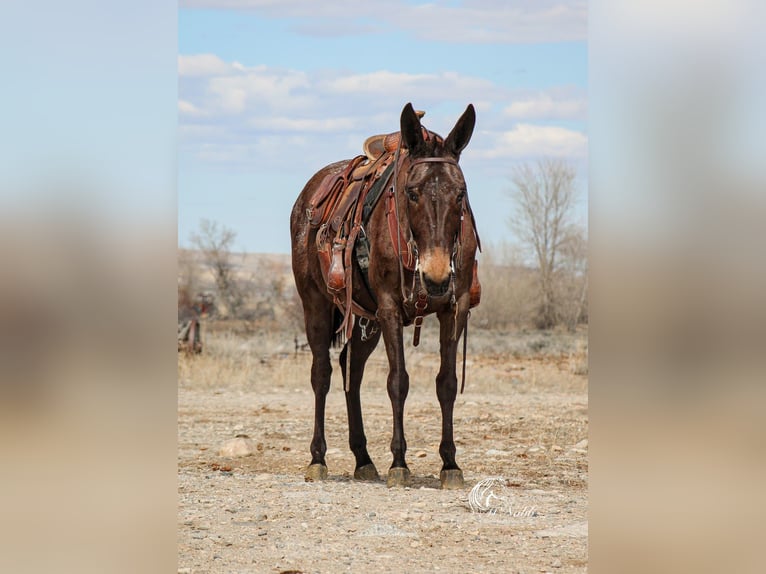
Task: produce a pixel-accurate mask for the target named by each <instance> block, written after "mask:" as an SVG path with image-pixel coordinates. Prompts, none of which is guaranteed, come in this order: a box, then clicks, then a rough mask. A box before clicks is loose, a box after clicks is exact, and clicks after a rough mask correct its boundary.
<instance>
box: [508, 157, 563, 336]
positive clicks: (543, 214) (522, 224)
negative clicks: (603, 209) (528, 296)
mask: <svg viewBox="0 0 766 574" xmlns="http://www.w3.org/2000/svg"><path fill="white" fill-rule="evenodd" d="M575 175H576V174H575V170H574V168H572V167H571V166H570V165H568V164H567V163H566V162H564V161H561V160H555V159H543V160H540V161H538V162H536V163H534V164H522V165H519V166H518V167H517V168H516V169H515V170H514V172H513V174H512V176H511V181H512V183H513V189H512V190H511V195H512V198H513V199H514V201H515V204H516V210H515V212H514V214H513V216H512V217H511V225H512V226H513V228H514V230H515V231H516V232H517V233H518V234H519V236H520V238H521V239H522V240H523V241H524V243H526V244H527V245H528V246H529V248H530V249H531V250H532V252H533V253H534V255H535V259H536V263H537V272H538V295H539V303H538V310H537V317H536V319H535V323H536V325H537V327H538V328H542V329H546V328H550V327H553V326H555V325H557V324H558V323H559V321H560V320H561V318H562V317H561V315H560V305H559V303H560V301H559V300H558V297H557V296H558V295H559V293H557V291H558V289H557V282H556V274H557V272H558V271H559V268H560V266H561V258H562V250H563V248H564V246H565V245H567V243H568V242H571V238H572V224H571V216H572V209H573V207H574V199H575V197H574V181H575Z"/></svg>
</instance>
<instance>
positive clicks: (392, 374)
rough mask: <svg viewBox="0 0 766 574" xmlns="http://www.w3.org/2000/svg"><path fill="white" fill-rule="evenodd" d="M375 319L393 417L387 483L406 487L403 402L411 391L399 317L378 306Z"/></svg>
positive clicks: (407, 481) (391, 309)
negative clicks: (380, 335) (382, 344)
mask: <svg viewBox="0 0 766 574" xmlns="http://www.w3.org/2000/svg"><path fill="white" fill-rule="evenodd" d="M378 320H379V322H380V328H381V331H382V333H383V341H384V342H385V345H386V354H387V355H388V367H389V371H388V385H387V386H388V397H389V398H390V399H391V408H392V410H393V415H394V417H393V418H394V434H393V437H392V438H391V454H393V457H394V460H393V462H392V463H391V468H390V469H389V470H388V479H387V481H386V483H387V485H388V486H389V487H392V486H407V485H409V483H410V469H409V468H407V462H406V461H405V458H404V456H405V454H406V452H407V441H406V440H405V439H404V402H405V400H407V393H408V392H409V390H410V376H409V375H408V374H407V370H406V369H405V367H404V341H403V338H402V317H401V313H400V312H399V310H398V308H394V307H388V308H384V307H382V306H381V307H379V308H378Z"/></svg>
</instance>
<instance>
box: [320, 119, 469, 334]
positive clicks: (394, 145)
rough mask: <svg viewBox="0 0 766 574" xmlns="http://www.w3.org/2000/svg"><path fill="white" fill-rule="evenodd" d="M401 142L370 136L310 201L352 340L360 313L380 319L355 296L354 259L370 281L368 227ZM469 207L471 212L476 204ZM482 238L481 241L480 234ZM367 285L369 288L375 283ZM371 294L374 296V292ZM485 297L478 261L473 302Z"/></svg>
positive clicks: (411, 263) (403, 251) (390, 205)
mask: <svg viewBox="0 0 766 574" xmlns="http://www.w3.org/2000/svg"><path fill="white" fill-rule="evenodd" d="M416 113H417V115H418V117H419V118H421V117H423V116H424V115H425V112H422V111H418V112H416ZM422 129H423V137H424V139H425V140H426V141H428V140H429V139H431V138H437V141H442V138H441V136H439V135H437V134H435V133H434V132H431V131H429V130H427V129H426V128H422ZM400 141H401V132H393V133H389V134H380V135H374V136H371V137H369V138H367V140H365V142H364V145H363V150H364V153H365V155H359V156H356V157H355V158H354V159H352V160H351V161H350V162H349V163H348V165H347V166H346V167H345V169H343V170H342V171H341V172H339V173H331V174H328V175H327V176H325V178H324V179H323V180H322V181H321V182H320V184H319V187H318V188H317V190H316V191H315V192H314V195H313V196H312V197H311V199H310V201H309V207H308V209H307V215H308V218H309V221H310V224H311V226H312V227H315V228H319V229H318V231H317V235H316V247H317V252H318V254H319V262H320V267H321V270H322V276H323V277H324V280H325V283H326V285H327V290H328V292H329V293H330V294H331V295H332V297H333V301H334V303H335V305H336V306H337V307H338V309H340V311H341V312H342V314H343V323H342V324H341V326H340V328H339V329H338V331H339V332H340V333H341V334H343V335H345V337H346V340H349V339H350V338H351V334H352V332H353V327H354V316H359V317H364V318H365V319H366V320H367V321H368V323H366V324H369V322H375V321H376V318H375V313H374V312H372V311H370V310H368V309H365V308H364V307H362V306H361V305H359V304H358V303H357V302H356V301H355V300H354V299H353V297H352V291H353V289H352V278H353V259H354V255H356V260H357V263H358V265H359V268H360V270H361V272H362V276H363V277H364V278H365V280H366V278H367V270H368V267H369V242H368V240H367V237H366V235H365V234H364V228H365V226H366V225H367V222H368V220H369V217H370V214H371V213H372V210H373V208H374V207H375V205H376V204H377V203H378V200H379V199H380V197H381V196H382V194H383V190H384V189H385V188H388V189H389V191H391V190H392V185H390V184H389V182H391V181H392V178H393V174H394V164H395V162H396V160H397V158H398V155H397V150H398V149H399V147H400ZM386 196H387V197H386V204H387V205H386V213H387V219H388V227H389V232H390V234H391V239H392V241H393V244H394V245H395V246H397V245H398V247H399V257H400V260H401V264H402V267H403V268H404V269H407V270H409V271H414V269H415V265H416V256H415V253H414V251H413V249H412V245H411V244H410V243H409V240H408V238H407V237H406V235H405V234H404V232H403V230H400V229H399V225H398V221H397V219H396V209H395V201H396V198H395V197H394V194H393V193H391V192H389V193H388V194H386ZM467 210H468V211H469V212H470V207H468V208H467ZM471 217H473V214H471ZM474 228H475V226H474ZM476 237H477V240H478V234H477V236H476ZM367 287H368V290H369V285H368V286H367ZM370 294H371V295H372V297H373V300H374V295H373V294H372V293H370ZM480 298H481V286H480V285H479V281H478V277H477V274H476V265H474V270H473V282H472V284H471V305H470V306H471V307H474V306H476V305H478V304H479V300H480ZM421 321H422V317H421ZM418 331H419V329H418ZM363 335H364V334H363ZM416 341H417V338H416ZM415 344H417V342H416V343H415Z"/></svg>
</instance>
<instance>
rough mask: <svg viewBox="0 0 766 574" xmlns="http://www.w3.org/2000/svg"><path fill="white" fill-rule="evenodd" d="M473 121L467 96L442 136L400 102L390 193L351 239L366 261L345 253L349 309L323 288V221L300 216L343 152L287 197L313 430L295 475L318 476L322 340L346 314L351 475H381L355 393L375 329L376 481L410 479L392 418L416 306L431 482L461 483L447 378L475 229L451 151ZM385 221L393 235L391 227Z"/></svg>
mask: <svg viewBox="0 0 766 574" xmlns="http://www.w3.org/2000/svg"><path fill="white" fill-rule="evenodd" d="M475 123H476V114H475V111H474V108H473V105H471V104H469V105H468V107H467V108H466V110H465V112H464V113H463V114H462V115H461V117H460V118H459V119H458V121H457V122H456V124H455V126H454V127H453V128H452V130H451V131H450V132H449V135H448V136H447V137H446V138H442V137H441V136H439V135H438V134H435V133H433V132H429V131H428V130H426V129H425V128H423V126H422V125H421V122H420V117H419V115H418V113H416V112H415V110H414V109H413V107H412V105H411V104H407V105H406V106H405V107H404V109H403V110H402V113H401V117H400V128H401V131H400V137H399V138H398V146H397V149H396V152H395V156H393V159H392V162H393V163H392V165H393V169H392V171H393V173H392V175H391V180H390V185H389V187H388V189H387V190H386V191H384V193H387V194H388V196H389V201H386V202H383V201H379V202H377V203H376V204H375V205H374V207H372V210H371V212H370V213H369V215H368V217H367V218H366V219H365V220H364V222H363V224H362V229H361V231H360V237H361V236H363V237H364V238H365V241H366V242H367V244H368V251H369V256H368V265H369V266H368V268H367V269H366V270H363V269H362V268H361V267H360V264H359V261H358V260H357V259H356V258H347V261H350V264H351V268H350V269H349V270H348V273H349V275H348V277H349V279H351V280H352V281H350V283H351V284H352V285H353V287H351V286H349V288H350V292H351V295H350V297H349V299H351V297H352V298H353V305H351V306H350V308H349V307H348V306H346V308H343V305H342V304H339V298H338V297H337V296H334V295H333V294H332V292H331V290H328V283H327V277H326V271H325V272H323V270H322V267H321V265H320V259H321V258H320V253H319V247H318V244H319V243H320V241H319V240H318V239H320V238H319V237H318V233H321V232H322V229H321V228H317V227H316V225H312V223H311V221H310V219H311V214H312V208H313V205H312V197H315V196H316V194H317V190H318V189H319V187H320V185H322V184H323V182H326V181H327V180H328V179H329V180H332V178H333V176H338V175H339V174H341V173H343V172H344V170H347V168H348V167H349V165H350V162H352V161H353V160H345V161H340V162H337V163H333V164H331V165H328V166H326V167H324V168H322V169H321V170H319V171H318V172H317V173H316V174H315V175H314V176H313V177H311V179H309V181H308V183H307V184H306V185H305V187H304V188H303V191H302V192H301V194H300V195H299V197H298V199H297V200H296V202H295V205H294V207H293V210H292V213H291V217H290V231H291V236H292V268H293V275H294V277H295V284H296V287H297V290H298V294H299V295H300V298H301V301H302V303H303V311H304V316H305V326H306V337H307V340H308V344H309V347H310V349H311V353H312V356H313V360H312V365H311V385H312V388H313V391H314V407H315V411H314V432H313V438H312V440H311V447H310V451H311V463H310V465H309V466H308V468H307V470H306V480H309V481H315V480H323V479H326V478H327V464H326V460H325V452H326V450H327V444H326V441H325V431H324V417H325V401H326V396H327V393H328V391H329V389H330V375H331V373H332V365H331V360H330V353H329V350H330V347H331V345H332V344H333V343H334V341H336V340H337V338H338V336H339V335H341V336H342V335H343V332H342V323H343V317H344V314H345V316H346V318H347V319H348V321H347V325H348V330H347V336H346V340H345V344H344V346H343V349H342V351H341V353H340V366H341V370H342V373H343V381H344V389H345V390H346V392H345V398H346V408H347V413H348V429H349V446H350V448H351V451H352V452H353V454H354V457H355V458H356V467H355V471H354V478H355V479H358V480H380V476H379V474H378V470H377V468H376V467H375V465H374V463H373V461H372V460H371V458H370V455H369V453H368V452H367V439H366V436H365V432H364V424H363V420H362V409H361V404H360V394H359V391H360V387H361V383H362V376H363V373H364V367H365V363H366V361H367V359H368V357H369V356H370V354H371V353H372V351H373V350H374V349H375V347H376V346H377V344H378V342H379V341H380V339H381V337H382V339H383V342H384V344H385V349H386V354H387V356H388V363H389V373H388V379H387V390H388V396H389V398H390V400H391V406H392V411H393V436H392V439H391V453H392V455H393V461H392V463H391V466H390V468H389V470H388V475H387V481H386V482H387V484H388V486H389V487H392V486H407V485H408V484H410V482H411V474H410V471H409V469H408V467H407V461H406V458H405V455H406V452H407V441H406V440H405V433H404V416H403V415H404V404H405V400H406V399H407V394H408V390H409V385H410V379H409V375H408V373H407V369H406V367H405V361H404V336H403V327H404V326H409V325H411V324H413V323H414V324H415V330H416V333H417V334H418V336H419V329H420V323H422V320H423V316H424V315H428V314H436V317H437V318H438V320H439V325H440V335H439V341H440V355H441V364H440V365H441V366H440V368H439V372H438V374H437V375H436V395H437V397H438V400H439V404H440V406H441V414H442V429H441V443H440V446H439V454H440V456H441V459H442V463H443V465H442V468H441V472H440V482H441V486H442V488H461V487H463V486H464V480H463V472H462V470H461V469H460V467H459V466H458V464H457V462H456V460H455V442H454V438H453V408H454V403H455V398H456V396H457V388H458V385H457V383H458V381H457V373H456V360H457V346H458V339H459V338H460V336H461V334H463V333H464V329H465V328H466V325H467V319H468V315H469V309H470V307H471V304H472V301H471V292H470V290H471V286H472V284H473V283H476V284H478V283H477V279H476V275H475V257H476V250H477V248H478V247H479V236H478V233H477V232H476V226H475V222H474V218H473V213H472V212H471V209H470V205H469V203H468V197H467V189H466V182H465V179H464V177H463V172H462V170H461V168H460V166H459V164H458V160H459V159H460V154H461V152H462V151H463V150H464V149H465V147H466V146H467V145H468V142H469V141H470V139H471V135H472V133H473V129H474V125H475ZM390 135H396V134H390ZM384 206H385V207H384ZM307 214H308V215H307ZM392 218H394V219H392ZM393 220H395V228H396V229H397V232H398V234H394V232H393V231H392V229H394V227H392V225H393V224H392V223H391V221H393ZM394 235H396V237H394ZM352 243H353V242H352ZM348 248H349V249H353V248H354V246H353V245H349V246H348ZM408 257H409V258H410V259H412V260H414V262H415V265H414V268H413V269H409V268H408V267H412V266H411V265H410V266H408V265H405V264H403V259H404V260H405V261H404V262H405V263H406V259H407V258H408ZM473 303H475V302H473ZM339 305H340V306H339ZM360 310H361V311H360ZM364 310H367V313H364V312H363V311H364ZM362 315H366V316H362ZM339 331H340V332H339ZM463 375H465V372H463Z"/></svg>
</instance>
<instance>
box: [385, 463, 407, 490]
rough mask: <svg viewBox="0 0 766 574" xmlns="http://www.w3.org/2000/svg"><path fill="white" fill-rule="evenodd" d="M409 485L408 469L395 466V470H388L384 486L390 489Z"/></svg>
mask: <svg viewBox="0 0 766 574" xmlns="http://www.w3.org/2000/svg"><path fill="white" fill-rule="evenodd" d="M409 485H410V469H409V468H402V467H400V466H397V467H396V468H390V469H388V479H387V480H386V486H388V488H391V487H392V486H409Z"/></svg>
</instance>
